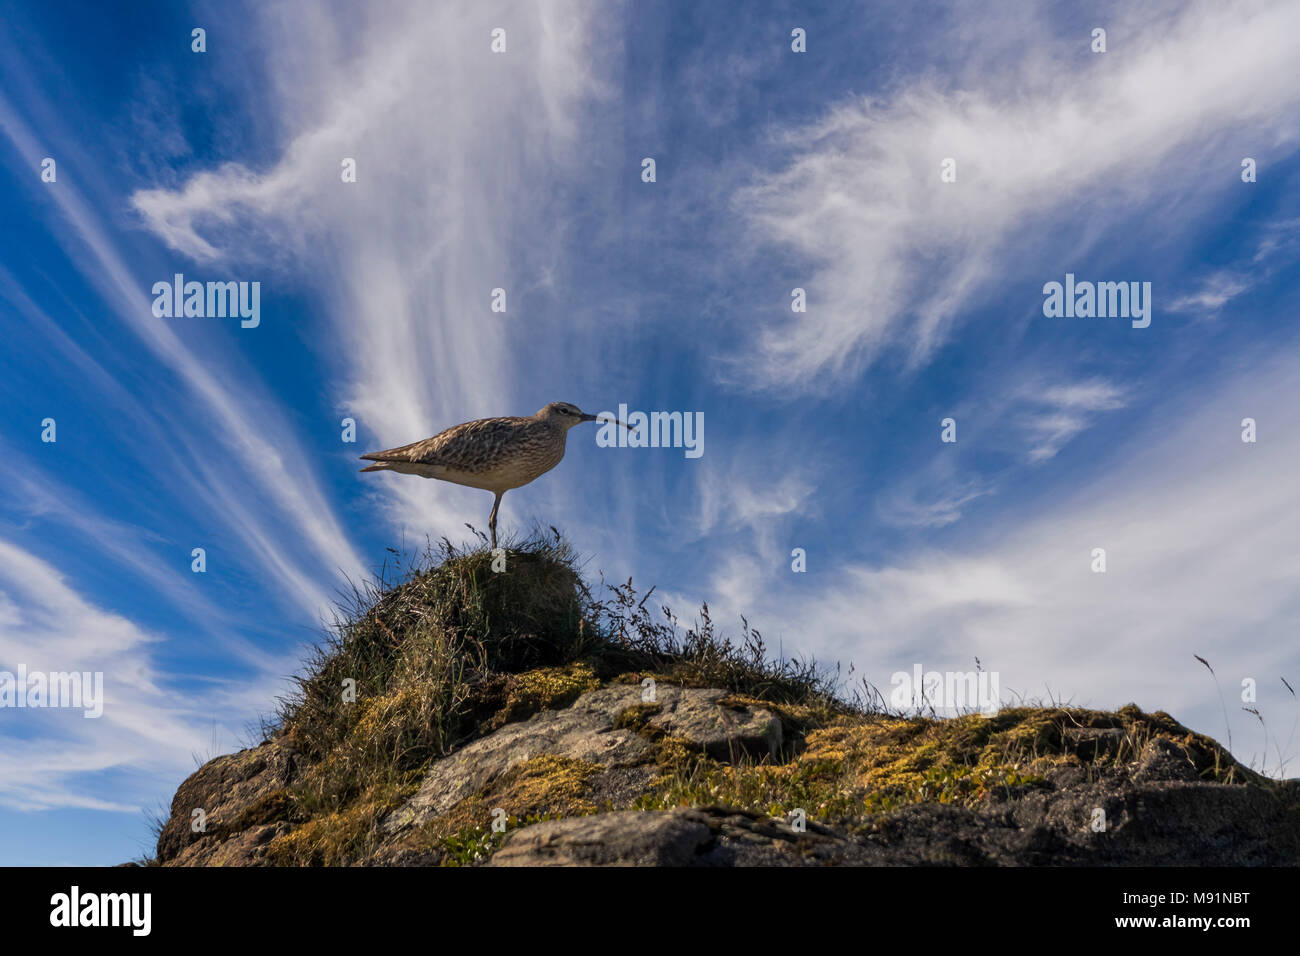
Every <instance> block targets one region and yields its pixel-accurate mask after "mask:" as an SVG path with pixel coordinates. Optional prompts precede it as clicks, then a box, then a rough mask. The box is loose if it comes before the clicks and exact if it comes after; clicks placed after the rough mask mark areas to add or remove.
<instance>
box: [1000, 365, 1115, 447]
mask: <svg viewBox="0 0 1300 956" xmlns="http://www.w3.org/2000/svg"><path fill="white" fill-rule="evenodd" d="M1025 401H1026V402H1027V403H1028V404H1029V405H1030V406H1031V407H1030V409H1029V410H1028V411H1027V412H1025V413H1024V414H1023V416H1022V419H1021V421H1022V426H1023V427H1024V429H1025V430H1026V432H1027V433H1028V442H1027V445H1028V449H1027V455H1028V459H1029V461H1031V462H1041V461H1046V460H1047V459H1049V458H1052V457H1054V456H1055V455H1056V453H1057V452H1059V451H1060V450H1061V449H1062V448H1063V447H1065V445H1066V444H1067V443H1068V442H1069V441H1070V440H1071V439H1072V438H1074V437H1075V436H1076V435H1078V434H1079V433H1080V432H1082V431H1083V430H1084V429H1085V428H1088V427H1089V426H1090V425H1091V424H1093V423H1094V422H1095V420H1096V417H1097V416H1098V415H1099V414H1100V413H1102V412H1109V411H1114V410H1116V409H1119V408H1123V407H1124V404H1125V389H1123V388H1121V387H1120V386H1118V385H1115V384H1113V383H1111V382H1106V381H1103V380H1100V379H1093V380H1091V381H1087V382H1079V383H1076V384H1073V385H1055V386H1051V387H1048V388H1045V389H1041V390H1039V391H1036V392H1031V393H1028V394H1026V395H1025Z"/></svg>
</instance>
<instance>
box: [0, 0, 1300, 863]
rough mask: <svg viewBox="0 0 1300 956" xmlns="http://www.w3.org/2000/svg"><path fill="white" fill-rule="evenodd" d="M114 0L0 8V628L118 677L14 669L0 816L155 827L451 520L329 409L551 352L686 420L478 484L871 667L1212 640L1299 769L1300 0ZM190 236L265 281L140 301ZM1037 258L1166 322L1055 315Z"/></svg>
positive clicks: (1197, 676)
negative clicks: (47, 426)
mask: <svg viewBox="0 0 1300 956" xmlns="http://www.w3.org/2000/svg"><path fill="white" fill-rule="evenodd" d="M120 6H121V5H113V9H112V10H108V9H106V8H104V7H103V5H100V4H92V3H85V4H80V3H67V2H59V3H51V4H44V5H40V6H37V5H28V7H29V8H28V9H26V10H24V11H21V12H17V13H12V14H7V15H6V16H7V22H6V29H5V31H4V33H3V34H0V77H2V78H3V83H0V134H2V135H0V165H2V167H3V172H4V175H5V177H6V181H7V185H8V188H6V189H5V191H4V194H3V198H2V199H0V202H3V218H4V223H5V228H4V229H3V231H0V309H2V310H3V315H4V337H5V342H4V353H3V355H4V358H3V375H0V402H3V415H0V452H2V454H0V480H3V483H4V487H5V488H6V494H5V495H4V496H3V497H2V498H0V670H5V669H8V670H13V669H15V668H16V667H18V666H19V665H20V664H23V665H25V666H27V667H28V668H29V669H33V670H39V669H42V668H43V669H45V670H50V671H53V670H88V671H102V672H103V673H104V675H105V676H104V680H105V697H106V703H105V712H104V716H103V717H101V718H99V719H98V720H87V719H84V718H83V717H82V716H81V714H80V713H79V712H69V711H66V710H65V711H60V710H43V711H34V710H14V709H4V710H0V862H4V863H90V864H107V863H114V862H119V861H121V860H123V859H127V858H130V857H134V856H136V855H138V854H139V853H141V852H142V851H145V850H146V849H147V842H148V833H147V826H146V823H145V819H144V810H146V809H156V808H157V807H159V806H160V805H161V804H163V803H165V802H167V801H169V800H170V797H171V795H172V793H173V792H174V790H175V787H176V785H177V784H178V783H179V782H180V780H181V779H182V778H183V777H184V776H185V775H187V774H188V773H189V772H191V771H192V770H193V768H194V766H195V761H196V760H200V759H205V758H207V757H209V756H212V755H215V754H217V753H223V752H229V751H230V750H233V749H236V748H237V747H239V746H241V745H242V744H243V743H245V742H246V741H247V739H248V738H247V735H246V733H245V730H246V728H247V727H248V726H249V725H250V724H251V723H252V722H253V721H255V720H256V718H257V716H258V715H259V714H260V713H265V712H267V711H268V710H269V708H270V702H271V700H272V699H273V697H274V696H275V695H276V694H278V693H282V692H283V691H284V689H285V687H286V684H285V680H284V679H285V677H286V676H287V675H289V674H291V673H294V672H295V671H296V670H297V668H298V661H299V660H300V658H301V655H302V652H303V648H304V644H305V643H306V642H309V641H312V640H313V639H314V638H315V637H316V635H318V633H319V622H320V620H321V618H322V617H323V616H325V615H327V614H328V611H329V607H330V603H331V600H332V598H333V596H334V595H335V593H336V589H338V588H339V587H340V586H342V585H344V583H345V581H346V579H347V578H348V577H351V578H353V579H357V578H360V577H364V576H365V575H367V574H368V573H369V572H370V571H371V570H373V569H374V568H375V567H376V566H377V565H378V564H379V563H380V562H381V561H382V560H383V559H384V558H385V557H386V556H387V552H386V551H385V548H387V547H390V546H393V547H403V546H405V547H407V548H410V547H414V546H417V545H419V544H420V543H422V542H423V540H424V538H425V536H426V535H427V536H432V537H434V538H436V537H439V536H441V535H443V534H448V535H450V536H452V537H453V538H457V539H460V538H463V537H464V535H465V531H464V527H463V523H464V522H465V521H471V522H473V523H475V524H477V525H478V526H480V527H482V526H484V525H485V524H486V520H487V512H488V510H489V508H490V506H491V500H490V496H489V495H487V493H485V492H480V491H475V490H472V489H464V488H459V487H454V486H449V485H442V484H435V483H433V482H425V481H417V480H416V479H414V478H409V477H402V476H396V475H384V474H379V475H374V474H372V475H360V474H358V472H357V464H358V463H357V461H356V457H357V455H358V454H360V453H361V452H363V451H368V450H373V449H376V448H384V447H389V446H392V445H397V444H402V443H406V442H409V441H413V440H416V439H419V438H423V437H427V436H428V435H432V434H434V433H436V432H437V431H439V430H441V429H442V428H444V427H447V426H448V425H451V424H455V423H457V422H460V421H464V420H467V419H470V418H477V417H484V416H490V415H501V414H528V413H531V412H532V411H534V410H535V409H537V408H539V407H540V406H541V405H543V404H545V403H547V402H550V401H559V400H562V401H569V402H573V403H575V404H577V405H579V406H581V407H582V408H583V409H585V410H588V411H601V410H606V409H615V408H617V407H618V405H619V404H620V403H621V404H626V405H627V406H628V407H629V409H634V410H643V411H652V410H676V411H682V412H702V413H703V415H704V421H705V431H704V441H705V443H704V454H703V455H702V456H701V457H699V458H696V459H691V458H687V457H686V456H685V455H684V453H683V450H682V449H672V448H657V449H651V448H644V449H631V448H623V449H610V448H600V447H597V445H596V430H595V429H594V428H592V427H591V426H587V427H586V428H584V429H582V430H577V431H574V432H573V433H572V434H571V436H570V440H569V451H568V454H567V457H566V459H565V461H564V462H563V463H562V464H561V465H560V466H559V467H558V468H557V469H556V470H555V471H554V472H552V473H550V474H548V475H546V476H545V477H543V478H542V479H540V480H538V481H537V482H536V483H535V484H533V485H531V486H529V487H527V488H525V489H522V490H519V491H514V492H511V493H510V494H509V495H507V496H506V498H505V501H504V504H503V506H502V509H503V510H502V518H501V526H502V529H503V530H506V529H526V528H528V527H529V526H530V525H532V524H533V523H535V522H540V523H544V524H555V525H557V526H559V527H561V528H563V529H564V530H565V531H566V532H567V533H568V534H569V536H570V537H571V538H572V539H573V541H574V542H575V543H576V545H577V546H578V547H579V548H580V550H581V551H582V552H583V553H584V554H586V555H589V563H588V568H589V570H590V571H591V572H592V574H593V575H595V574H596V573H597V572H599V571H604V572H605V574H606V576H607V577H609V578H626V577H627V576H629V575H632V576H634V577H635V578H636V579H637V580H638V581H640V582H641V583H642V584H643V585H646V586H648V585H649V584H652V583H653V584H656V585H658V588H659V591H658V592H657V593H658V594H660V595H663V596H664V597H665V599H666V600H667V602H668V603H669V604H670V605H672V606H673V607H674V609H676V610H678V611H679V613H680V612H682V611H684V610H685V609H687V608H689V607H692V606H698V603H699V601H700V600H708V601H709V603H710V607H711V609H712V610H713V612H714V617H715V619H716V620H720V621H722V622H724V623H725V624H726V625H727V626H729V627H732V628H735V627H737V626H738V623H739V615H740V614H742V613H743V614H745V615H747V617H748V618H749V620H750V621H751V622H753V623H754V624H755V625H756V626H758V627H759V628H760V629H761V630H762V631H763V632H764V633H765V635H767V636H768V637H769V639H771V640H772V641H773V643H774V644H776V643H779V646H780V647H781V648H782V649H783V650H784V651H785V652H786V653H809V654H815V655H817V656H818V657H819V658H823V659H825V660H827V661H836V660H838V661H840V662H842V663H844V664H845V665H847V664H848V663H849V662H852V664H853V665H854V667H855V669H856V671H855V673H856V674H858V675H864V676H866V677H867V678H868V679H870V680H872V681H873V682H874V683H876V684H878V685H882V686H885V687H887V686H888V684H889V677H890V675H891V674H892V673H893V672H895V671H898V670H907V671H910V670H911V669H912V667H913V665H914V664H918V663H919V664H921V665H922V666H923V667H924V668H925V669H927V670H931V669H937V670H946V669H953V670H967V669H969V668H971V667H972V666H973V661H974V659H975V658H976V657H978V658H979V659H980V661H981V663H982V665H983V666H984V667H985V668H989V669H992V670H995V671H997V672H998V673H999V675H1000V679H1001V688H1002V692H1003V696H1004V697H1005V698H1007V699H1014V698H1015V696H1016V695H1023V696H1025V697H1030V698H1034V697H1050V698H1052V699H1058V700H1069V701H1072V702H1073V703H1075V704H1079V705H1088V706H1097V707H1115V706H1119V705H1121V704H1124V703H1126V702H1128V701H1130V700H1131V701H1136V702H1137V703H1138V704H1139V705H1141V706H1142V707H1144V708H1145V709H1148V710H1156V709H1164V710H1168V711H1169V712H1170V713H1172V714H1173V715H1174V716H1175V717H1177V718H1178V719H1180V720H1182V721H1183V722H1185V723H1187V724H1189V725H1191V726H1192V727H1194V728H1196V729H1198V730H1201V731H1203V732H1206V733H1210V734H1212V735H1215V736H1217V737H1220V738H1225V737H1226V736H1227V730H1226V728H1225V717H1224V708H1225V704H1224V703H1223V702H1221V699H1220V696H1219V693H1218V692H1217V691H1216V689H1215V684H1214V680H1213V679H1212V678H1211V677H1210V675H1209V674H1208V673H1207V672H1206V671H1205V670H1204V669H1203V668H1202V667H1201V665H1200V664H1198V663H1197V662H1196V660H1195V659H1194V658H1193V656H1192V655H1193V654H1200V655H1201V656H1203V657H1205V658H1207V659H1208V660H1209V661H1210V662H1211V663H1212V664H1213V665H1214V667H1215V670H1216V673H1217V675H1218V679H1219V682H1220V685H1221V686H1222V687H1223V691H1224V697H1225V698H1226V709H1227V712H1228V720H1229V722H1230V725H1231V729H1232V734H1233V745H1234V750H1235V751H1236V753H1237V755H1238V756H1239V757H1240V758H1241V759H1242V760H1244V761H1247V762H1250V763H1252V764H1253V765H1254V766H1257V767H1262V768H1264V769H1267V770H1269V771H1270V772H1274V773H1276V772H1284V773H1287V774H1288V775H1293V774H1294V772H1295V765H1294V763H1293V764H1292V765H1291V766H1290V767H1283V762H1284V761H1285V760H1286V759H1287V758H1294V757H1295V755H1296V754H1297V752H1298V750H1297V748H1300V740H1296V739H1292V740H1291V741H1290V743H1289V744H1288V733H1289V732H1290V731H1291V729H1292V728H1293V726H1294V722H1295V719H1296V716H1297V710H1296V703H1295V700H1294V698H1293V697H1292V696H1291V695H1290V694H1288V693H1287V691H1286V688H1285V687H1284V686H1283V685H1282V683H1281V680H1280V678H1282V677H1285V678H1287V679H1288V680H1290V681H1291V683H1292V685H1293V686H1294V685H1295V684H1296V683H1297V679H1298V678H1300V649H1298V645H1297V640H1296V634H1297V629H1296V625H1297V614H1298V612H1300V587H1297V582H1298V581H1300V553H1298V552H1297V547H1296V542H1297V541H1300V512H1297V509H1296V507H1295V505H1296V500H1295V499H1296V494H1295V487H1296V477H1295V476H1296V475H1297V473H1298V472H1300V420H1297V419H1298V416H1297V408H1298V407H1300V403H1298V402H1297V397H1298V396H1300V323H1297V321H1296V315H1295V307H1294V303H1295V301H1296V295H1295V293H1296V290H1297V284H1298V283H1300V272H1297V269H1296V268H1295V267H1296V263H1297V258H1300V240H1298V238H1297V237H1298V236H1300V188H1297V184H1298V180H1297V176H1298V175H1300V163H1298V162H1297V146H1298V144H1297V135H1298V134H1300V84H1296V83H1295V80H1294V63H1295V62H1296V60H1297V55H1298V54H1300V39H1297V38H1300V10H1297V8H1296V7H1295V5H1294V4H1287V3H1282V2H1277V3H1269V2H1258V3H1234V4H1225V3H1221V2H1220V3H1204V4H1198V3H1188V4H1172V3H1155V4H1144V5H1143V8H1142V11H1141V12H1140V13H1134V12H1133V11H1131V10H1130V9H1129V7H1130V5H1128V4H1097V5H1083V6H1080V5H1078V4H1073V3H1070V4H1066V3H1048V4H1036V5H1033V6H1032V7H1030V6H1029V5H1023V4H1014V5H1007V11H1006V12H1005V13H999V12H996V11H990V10H989V9H988V6H989V5H987V4H981V3H971V4H962V3H959V4H907V5H901V6H900V5H895V4H889V5H879V6H874V5H853V6H850V5H842V4H835V5H827V6H824V7H823V6H819V5H806V4H779V3H777V4H764V5H756V4H735V5H726V4H686V3H680V4H667V3H665V4H654V3H637V4H626V5H613V4H605V5H593V4H577V3H560V2H556V3H551V4H546V5H545V6H544V7H541V8H540V9H539V5H535V4H532V3H498V2H478V3H474V4H464V5H455V4H447V5H437V9H431V8H432V7H433V6H434V5H430V4H425V3H416V2H391V3H383V4H368V5H362V4H353V3H338V4H328V3H325V4H322V3H307V2H303V3H295V2H281V3H274V4H247V5H241V4H237V3H224V2H223V3H220V4H210V5H208V4H198V5H194V6H192V7H189V8H186V7H185V6H183V5H178V4H162V3H157V4H151V3H140V4H134V5H128V9H127V10H126V11H125V12H124V11H123V10H122V9H120ZM372 8H373V9H372ZM196 26H198V27H203V28H204V29H206V31H207V35H206V45H207V50H206V52H203V53H196V52H193V51H192V50H191V35H190V31H191V29H193V28H194V27H196ZM496 27H500V28H503V29H505V30H506V41H507V46H506V51H505V52H504V53H493V52H492V51H491V50H490V48H489V46H490V42H491V37H490V34H491V31H492V29H493V28H496ZM796 27H797V28H802V29H804V30H805V31H806V34H807V51H806V52H804V53H795V52H793V51H792V49H791V30H792V29H794V28H796ZM1096 27H1101V28H1104V29H1105V30H1106V31H1107V35H1106V39H1107V49H1106V52H1104V53H1094V52H1093V51H1092V50H1091V48H1090V47H1091V44H1092V30H1093V29H1094V28H1096ZM47 157H48V158H52V159H54V160H55V162H56V171H57V176H56V179H55V181H54V182H45V181H43V180H42V176H41V170H42V160H44V159H45V158H47ZM646 157H652V158H654V159H655V162H656V181H655V182H653V183H646V182H643V181H642V178H641V170H642V160H643V159H644V158H646ZM1247 157H1249V158H1251V159H1253V160H1254V161H1255V163H1256V167H1257V181H1255V182H1250V183H1247V182H1243V180H1242V175H1241V170H1242V167H1241V163H1242V160H1243V159H1244V158H1247ZM344 158H352V159H355V160H356V168H357V181H356V182H353V183H345V182H343V181H342V177H341V175H340V164H341V162H342V160H343V159H344ZM948 158H952V159H954V160H955V163H956V181H955V182H943V181H942V179H941V175H940V172H941V164H942V163H943V161H944V160H945V159H948ZM177 272H180V273H183V274H184V275H185V276H186V278H187V279H189V280H198V281H208V280H222V281H224V280H234V281H249V282H251V281H257V282H260V284H261V285H260V289H261V321H260V324H259V325H258V326H257V327H256V328H241V327H240V323H239V322H238V321H237V320H232V319H226V318H197V317H190V318H158V317H155V316H154V314H153V312H152V310H151V303H152V300H153V295H152V293H151V289H152V287H153V284H154V283H155V282H157V281H159V280H163V281H169V280H170V278H171V276H172V275H173V274H175V273H177ZM1066 273H1073V274H1075V275H1076V276H1077V277H1078V278H1079V279H1080V280H1085V279H1087V280H1093V281H1135V282H1150V283H1151V288H1152V316H1151V323H1150V326H1149V327H1147V328H1134V327H1132V325H1131V323H1130V322H1129V321H1128V320H1126V319H1122V318H1094V319H1085V318H1047V317H1045V316H1044V314H1043V299H1044V296H1043V292H1042V289H1043V286H1044V284H1045V283H1048V282H1052V281H1058V282H1060V281H1064V277H1065V275H1066ZM495 288H504V289H505V290H506V292H507V311H506V313H504V314H501V313H494V312H492V311H491V310H490V308H489V305H490V301H491V294H492V290H493V289H495ZM795 288H802V289H804V290H805V292H806V296H807V303H808V307H807V311H806V312H805V313H794V312H792V311H791V290H792V289H795ZM348 417H350V418H353V419H354V420H355V421H356V423H357V442H356V443H355V444H348V443H345V442H343V441H342V439H341V434H342V427H341V424H340V423H341V421H342V419H344V418H348ZM949 417H951V418H953V419H954V420H955V421H956V423H957V441H956V442H955V443H944V442H942V441H941V440H940V432H941V427H940V422H941V421H942V420H943V419H945V418H949ZM1247 417H1249V418H1253V419H1255V420H1256V423H1257V433H1258V440H1257V441H1256V442H1254V443H1244V442H1242V440H1241V431H1242V429H1241V422H1242V419H1244V418H1247ZM46 418H52V419H54V420H55V422H56V427H57V441H56V442H54V443H48V442H43V441H42V440H41V432H42V425H41V423H42V421H43V420H44V419H46ZM196 547H202V548H204V549H205V550H206V553H207V571H206V572H205V573H203V574H195V573H193V572H192V571H191V569H190V560H191V559H190V553H191V550H192V549H193V548H196ZM1098 547H1101V548H1105V549H1106V553H1107V571H1106V573H1105V574H1096V573H1094V572H1093V571H1092V569H1091V562H1092V557H1091V555H1092V551H1093V549H1094V548H1098ZM794 548H803V549H805V550H806V552H807V556H808V557H807V571H806V572H805V573H794V572H793V571H792V570H791V550H792V549H794ZM1243 678H1253V679H1254V680H1255V681H1256V682H1257V685H1258V701H1257V703H1256V704H1255V706H1257V707H1258V709H1259V711H1260V712H1261V714H1262V715H1263V716H1264V718H1265V721H1266V725H1267V728H1268V733H1269V735H1270V737H1269V739H1268V742H1267V749H1265V740H1264V736H1263V734H1264V731H1263V729H1262V728H1261V726H1260V724H1259V722H1258V720H1257V719H1256V718H1255V717H1254V716H1253V715H1251V714H1249V713H1246V712H1244V711H1242V710H1241V709H1240V708H1241V706H1242V705H1241V703H1240V702H1239V701H1238V699H1237V698H1238V696H1239V688H1240V684H1241V681H1242V679H1243Z"/></svg>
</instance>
